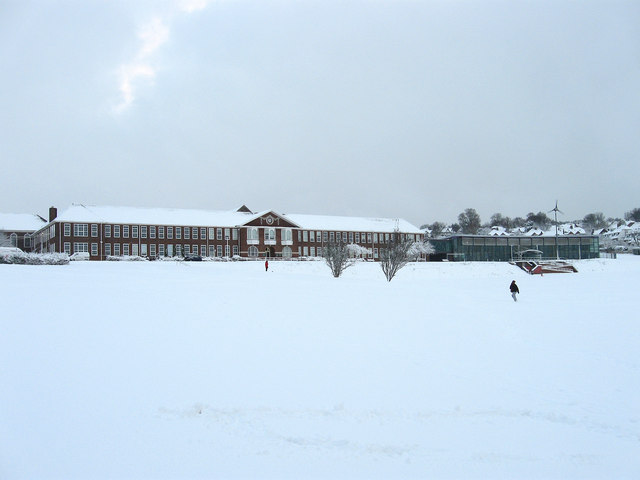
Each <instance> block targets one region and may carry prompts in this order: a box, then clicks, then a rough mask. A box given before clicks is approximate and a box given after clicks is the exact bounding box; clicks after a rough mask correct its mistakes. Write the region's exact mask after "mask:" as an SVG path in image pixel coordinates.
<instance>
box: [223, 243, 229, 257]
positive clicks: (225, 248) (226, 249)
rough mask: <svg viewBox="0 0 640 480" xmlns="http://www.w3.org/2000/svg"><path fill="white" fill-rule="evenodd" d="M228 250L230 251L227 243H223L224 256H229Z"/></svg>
mask: <svg viewBox="0 0 640 480" xmlns="http://www.w3.org/2000/svg"><path fill="white" fill-rule="evenodd" d="M229 252H230V248H229V245H225V246H224V256H225V257H228V256H229Z"/></svg>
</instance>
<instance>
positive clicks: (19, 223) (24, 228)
mask: <svg viewBox="0 0 640 480" xmlns="http://www.w3.org/2000/svg"><path fill="white" fill-rule="evenodd" d="M45 225H46V222H45V221H44V220H43V219H42V217H40V216H39V215H34V214H31V213H0V231H4V232H35V231H36V230H39V229H40V228H42V227H44V226H45Z"/></svg>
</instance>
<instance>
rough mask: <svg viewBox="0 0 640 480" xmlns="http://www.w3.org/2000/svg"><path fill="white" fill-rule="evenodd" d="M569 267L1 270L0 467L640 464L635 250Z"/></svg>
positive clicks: (631, 474) (588, 469)
mask: <svg viewBox="0 0 640 480" xmlns="http://www.w3.org/2000/svg"><path fill="white" fill-rule="evenodd" d="M576 265H577V267H578V269H579V273H577V274H557V275H545V276H544V277H539V276H528V275H526V274H525V273H524V272H522V271H520V270H518V269H516V268H515V267H512V266H510V265H508V264H505V263H467V264H462V263H422V264H412V265H409V266H407V267H406V268H405V269H404V270H402V271H400V273H399V274H398V276H397V277H396V278H395V279H394V280H393V281H392V282H391V283H388V282H387V281H386V280H385V278H384V276H383V274H382V272H381V270H380V267H379V265H376V264H372V263H362V264H358V265H356V266H355V267H353V268H351V269H349V270H347V271H346V272H345V273H344V275H343V277H341V278H339V279H335V278H333V277H332V276H331V275H330V272H329V269H328V268H327V267H326V266H325V265H324V264H322V263H320V262H300V263H295V262H271V265H270V268H269V271H268V272H265V271H264V266H263V264H262V263H260V262H256V263H250V262H247V263H204V262H203V263H182V262H149V263H147V262H144V263H143V262H113V263H112V262H102V263H93V262H74V263H71V264H70V265H67V266H21V265H0V279H1V281H2V306H1V312H2V317H1V321H0V328H1V332H0V478H1V479H3V480H13V479H39V480H46V479H83V480H84V479H178V478H180V479H194V478H201V479H214V478H216V479H218V478H252V479H262V478H285V479H286V478H290V479H308V478H328V479H341V478H348V479H353V478H366V479H376V478H384V479H387V478H391V479H405V478H428V479H439V478H449V479H459V478H463V479H466V478H482V479H493V478H504V479H514V478H517V479H524V478H531V479H541V478H557V479H569V478H574V479H585V478H600V479H623V478H629V479H637V478H640V348H639V347H640V326H639V324H640V320H639V317H640V316H639V315H638V297H636V295H637V285H638V281H639V280H640V257H633V256H620V257H619V258H618V259H617V260H591V261H583V262H577V264H576ZM513 279H515V280H516V281H517V282H518V284H519V286H520V290H521V292H522V293H521V296H520V300H519V301H518V302H517V303H514V302H513V301H512V300H511V297H510V295H509V292H508V286H509V283H510V282H511V280H513Z"/></svg>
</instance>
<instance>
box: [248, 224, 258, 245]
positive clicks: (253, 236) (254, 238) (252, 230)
mask: <svg viewBox="0 0 640 480" xmlns="http://www.w3.org/2000/svg"><path fill="white" fill-rule="evenodd" d="M247 241H250V242H256V243H258V241H259V237H258V228H257V227H249V231H248V232H247Z"/></svg>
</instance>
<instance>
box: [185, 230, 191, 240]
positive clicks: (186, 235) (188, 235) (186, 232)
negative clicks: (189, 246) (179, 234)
mask: <svg viewBox="0 0 640 480" xmlns="http://www.w3.org/2000/svg"><path fill="white" fill-rule="evenodd" d="M184 239H185V240H190V239H191V230H189V227H184Z"/></svg>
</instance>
